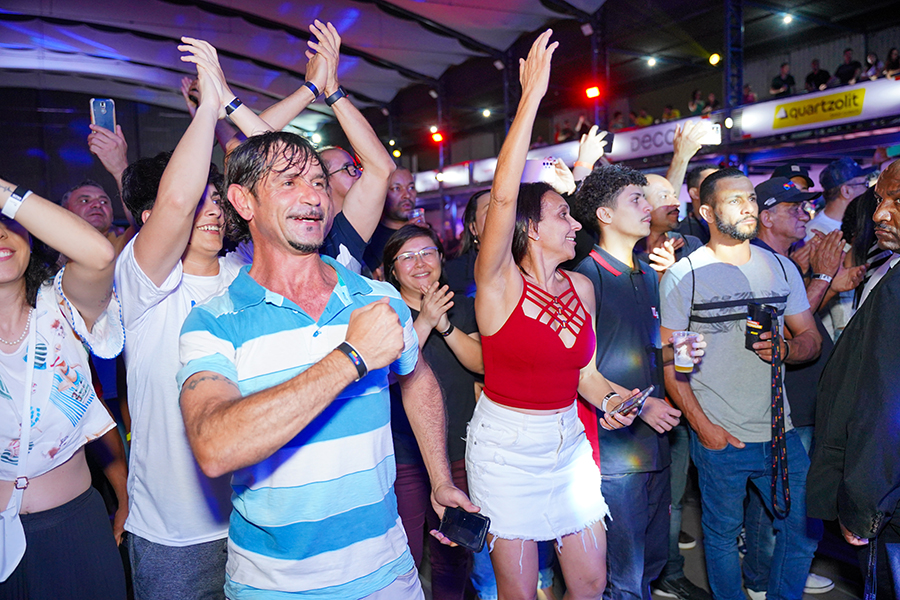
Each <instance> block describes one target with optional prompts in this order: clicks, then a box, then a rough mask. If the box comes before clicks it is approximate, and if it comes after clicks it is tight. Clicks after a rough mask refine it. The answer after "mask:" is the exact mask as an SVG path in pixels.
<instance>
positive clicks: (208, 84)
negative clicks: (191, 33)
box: [178, 36, 235, 119]
mask: <svg viewBox="0 0 900 600" xmlns="http://www.w3.org/2000/svg"><path fill="white" fill-rule="evenodd" d="M181 41H182V42H184V43H183V44H180V45H179V46H178V50H179V51H181V52H187V53H188V54H186V55H184V56H182V57H181V60H182V61H184V62H191V63H194V64H195V65H197V80H198V86H199V89H200V104H201V105H203V104H206V103H207V102H209V103H210V106H216V105H218V109H219V118H220V119H224V118H225V104H227V103H228V102H231V100H232V98H234V97H235V96H234V93H233V92H232V91H231V89H230V88H229V87H228V83H227V82H226V81H225V73H223V72H222V67H221V65H219V55H218V53H217V52H216V49H215V48H213V47H212V45H211V44H210V43H209V42H206V41H204V40H198V39H195V38H191V37H187V36H183V37H182V38H181Z"/></svg>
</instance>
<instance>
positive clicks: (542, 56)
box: [519, 29, 559, 100]
mask: <svg viewBox="0 0 900 600" xmlns="http://www.w3.org/2000/svg"><path fill="white" fill-rule="evenodd" d="M552 34H553V30H552V29H548V30H547V31H545V32H544V33H542V34H541V35H539V36H538V38H537V39H536V40H534V44H532V45H531V50H529V51H528V56H527V57H526V58H520V59H519V82H520V83H521V84H522V99H523V100H525V99H526V98H529V99H531V100H540V99H541V98H543V97H544V94H546V93H547V86H548V85H549V84H550V60H551V59H552V58H553V52H554V51H555V50H556V48H557V47H558V46H559V42H553V43H552V44H551V43H550V36H551V35H552Z"/></svg>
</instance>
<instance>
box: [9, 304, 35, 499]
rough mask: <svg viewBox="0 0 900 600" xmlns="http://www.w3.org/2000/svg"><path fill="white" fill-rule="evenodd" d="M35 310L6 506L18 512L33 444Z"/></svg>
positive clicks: (30, 319)
mask: <svg viewBox="0 0 900 600" xmlns="http://www.w3.org/2000/svg"><path fill="white" fill-rule="evenodd" d="M35 312H36V311H34V310H33V311H31V315H30V316H29V318H28V347H27V348H26V350H25V351H26V352H27V353H28V360H27V362H26V365H27V366H26V371H25V393H24V394H23V396H24V398H23V399H22V413H21V416H22V431H21V433H20V434H19V459H18V465H17V467H16V482H15V486H14V487H13V493H12V495H11V496H10V498H9V504H8V505H7V507H6V508H7V509H9V508H10V507H12V506H15V507H16V512H18V507H19V506H21V504H22V495H23V494H24V493H25V488H27V487H28V477H26V476H25V473H26V472H27V471H26V470H25V469H26V463H27V462H28V447H29V445H30V444H31V394H32V388H33V387H34V355H35V354H36V353H35V345H36V343H37V317H36V316H35Z"/></svg>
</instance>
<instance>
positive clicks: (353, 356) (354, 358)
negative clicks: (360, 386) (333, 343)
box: [335, 342, 369, 381]
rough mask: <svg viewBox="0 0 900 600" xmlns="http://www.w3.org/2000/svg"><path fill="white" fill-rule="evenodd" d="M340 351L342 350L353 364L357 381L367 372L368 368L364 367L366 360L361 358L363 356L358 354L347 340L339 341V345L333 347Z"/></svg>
mask: <svg viewBox="0 0 900 600" xmlns="http://www.w3.org/2000/svg"><path fill="white" fill-rule="evenodd" d="M335 350H338V351H340V352H343V353H344V354H345V355H346V356H347V358H349V359H350V362H352V363H353V366H354V367H356V374H357V375H358V377H357V378H356V381H359V380H360V379H362V378H363V377H365V376H366V374H367V373H368V372H369V368H368V367H366V361H364V360H363V357H362V356H360V354H359V352H357V351H356V348H354V347H353V346H351V345H350V344H348V343H347V342H341V345H340V346H338V347H337V348H335Z"/></svg>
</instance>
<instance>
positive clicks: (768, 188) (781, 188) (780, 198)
mask: <svg viewBox="0 0 900 600" xmlns="http://www.w3.org/2000/svg"><path fill="white" fill-rule="evenodd" d="M821 195H822V192H801V191H800V189H799V188H798V187H797V184H796V183H794V182H793V181H791V180H790V179H788V178H787V177H773V178H772V179H769V180H768V181H763V182H762V183H760V184H759V185H758V186H756V203H757V204H758V205H759V210H768V209H770V208H774V207H775V206H776V205H778V204H781V203H782V202H792V203H797V202H807V201H809V200H815V199H816V198H818V197H819V196H821Z"/></svg>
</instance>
